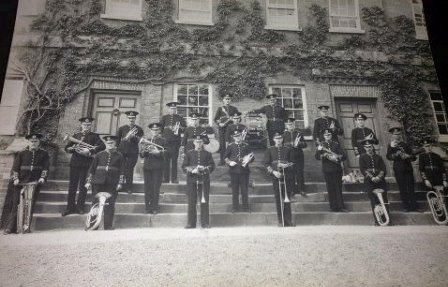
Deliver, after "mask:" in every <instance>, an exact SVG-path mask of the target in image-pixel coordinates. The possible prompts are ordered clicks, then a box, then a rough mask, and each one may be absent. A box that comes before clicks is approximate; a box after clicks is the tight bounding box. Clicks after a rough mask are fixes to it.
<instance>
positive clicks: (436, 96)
mask: <svg viewBox="0 0 448 287" xmlns="http://www.w3.org/2000/svg"><path fill="white" fill-rule="evenodd" d="M430 96H431V100H433V101H443V98H442V93H430Z"/></svg>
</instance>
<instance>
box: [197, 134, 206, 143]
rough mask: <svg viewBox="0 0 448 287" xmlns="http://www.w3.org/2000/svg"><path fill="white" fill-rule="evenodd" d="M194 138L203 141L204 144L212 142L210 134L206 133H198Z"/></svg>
mask: <svg viewBox="0 0 448 287" xmlns="http://www.w3.org/2000/svg"><path fill="white" fill-rule="evenodd" d="M194 140H195V141H203V142H204V144H209V143H210V139H209V138H208V136H207V135H205V134H201V135H197V136H196V137H195V138H194Z"/></svg>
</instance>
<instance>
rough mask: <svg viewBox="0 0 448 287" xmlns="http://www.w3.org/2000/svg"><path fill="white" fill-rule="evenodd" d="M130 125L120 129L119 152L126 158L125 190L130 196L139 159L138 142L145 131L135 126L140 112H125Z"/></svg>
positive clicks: (118, 133)
mask: <svg viewBox="0 0 448 287" xmlns="http://www.w3.org/2000/svg"><path fill="white" fill-rule="evenodd" d="M125 114H126V116H127V117H128V120H129V124H128V125H124V126H121V127H119V128H118V131H117V137H118V151H119V152H121V154H122V155H123V156H124V160H125V174H124V177H125V184H124V187H123V189H124V190H125V191H127V192H128V193H129V194H131V193H132V191H133V182H134V167H135V165H136V164H137V159H138V142H139V140H140V138H141V137H142V136H143V129H142V128H141V127H139V126H138V125H136V124H135V120H136V117H137V115H138V112H136V111H127V112H125Z"/></svg>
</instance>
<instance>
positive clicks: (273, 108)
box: [249, 94, 288, 146]
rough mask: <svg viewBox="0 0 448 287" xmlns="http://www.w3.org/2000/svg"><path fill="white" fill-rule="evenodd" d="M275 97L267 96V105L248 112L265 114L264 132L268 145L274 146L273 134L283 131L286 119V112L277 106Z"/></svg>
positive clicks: (273, 95)
mask: <svg viewBox="0 0 448 287" xmlns="http://www.w3.org/2000/svg"><path fill="white" fill-rule="evenodd" d="M277 97H278V96H277V95H276V94H269V95H267V96H266V99H268V100H269V105H265V106H263V107H261V108H259V109H256V110H253V111H250V112H249V113H254V114H265V115H266V117H267V119H268V121H267V123H266V130H267V132H268V137H269V144H270V145H271V146H273V145H274V140H273V137H274V134H276V133H279V134H282V133H283V131H284V130H285V120H286V119H287V118H288V112H287V111H286V110H285V109H284V108H283V107H282V106H280V105H278V104H277Z"/></svg>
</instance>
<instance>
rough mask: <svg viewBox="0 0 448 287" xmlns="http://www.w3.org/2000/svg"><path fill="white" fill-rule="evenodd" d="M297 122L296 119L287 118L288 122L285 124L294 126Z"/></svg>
mask: <svg viewBox="0 0 448 287" xmlns="http://www.w3.org/2000/svg"><path fill="white" fill-rule="evenodd" d="M295 121H296V119H295V118H287V119H286V121H285V123H287V124H293V123H295Z"/></svg>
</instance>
